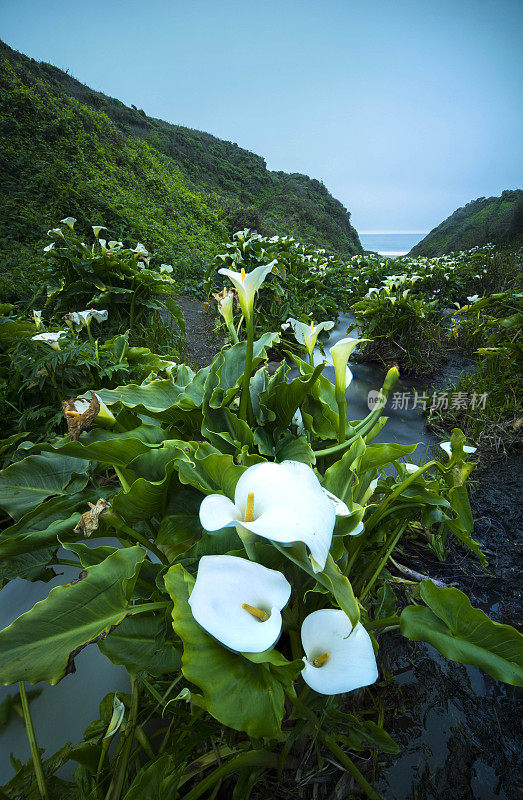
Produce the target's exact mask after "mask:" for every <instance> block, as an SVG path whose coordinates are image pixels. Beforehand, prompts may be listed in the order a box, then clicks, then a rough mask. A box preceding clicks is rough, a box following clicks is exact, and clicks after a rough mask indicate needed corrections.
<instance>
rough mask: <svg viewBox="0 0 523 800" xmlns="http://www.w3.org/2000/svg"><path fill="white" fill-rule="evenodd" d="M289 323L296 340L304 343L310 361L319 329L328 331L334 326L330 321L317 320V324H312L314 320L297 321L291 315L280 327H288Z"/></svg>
mask: <svg viewBox="0 0 523 800" xmlns="http://www.w3.org/2000/svg"><path fill="white" fill-rule="evenodd" d="M289 325H290V327H291V328H292V331H293V333H294V336H295V338H296V341H297V342H299V343H300V344H303V345H305V347H306V349H307V352H308V354H309V358H310V359H311V361H312V354H313V352H314V348H315V347H316V340H317V339H318V334H319V333H320V332H321V331H330V330H331V328H334V322H332V321H328V322H319V323H318V324H317V325H314V322H311V323H310V324H308V323H306V322H299V320H297V319H294V318H293V317H289V319H288V320H287V322H285V323H284V324H283V325H282V328H284V329H285V328H288V327H289Z"/></svg>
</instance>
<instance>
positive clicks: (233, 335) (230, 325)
mask: <svg viewBox="0 0 523 800" xmlns="http://www.w3.org/2000/svg"><path fill="white" fill-rule="evenodd" d="M227 330H228V331H229V333H230V334H231V339H232V343H233V344H238V341H239V339H238V334H237V333H236V328H235V327H234V322H232V321H231V322H228V323H227Z"/></svg>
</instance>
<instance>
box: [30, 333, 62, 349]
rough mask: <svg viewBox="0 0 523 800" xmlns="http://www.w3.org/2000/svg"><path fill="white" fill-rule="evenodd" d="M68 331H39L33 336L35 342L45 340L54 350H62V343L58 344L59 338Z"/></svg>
mask: <svg viewBox="0 0 523 800" xmlns="http://www.w3.org/2000/svg"><path fill="white" fill-rule="evenodd" d="M65 333H66V331H54V332H52V331H49V332H48V333H37V334H36V336H31V339H33V340H34V341H35V342H45V344H48V345H49V347H52V348H53V350H60V345H59V344H58V340H59V338H60V336H62V335H64V334H65Z"/></svg>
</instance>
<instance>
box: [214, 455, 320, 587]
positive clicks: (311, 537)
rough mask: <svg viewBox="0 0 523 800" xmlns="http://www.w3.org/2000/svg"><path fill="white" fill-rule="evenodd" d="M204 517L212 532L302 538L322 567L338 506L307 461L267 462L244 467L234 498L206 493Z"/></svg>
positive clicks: (317, 568)
mask: <svg viewBox="0 0 523 800" xmlns="http://www.w3.org/2000/svg"><path fill="white" fill-rule="evenodd" d="M200 522H201V523H202V526H203V527H204V528H205V530H206V531H211V532H212V531H218V530H220V529H221V528H237V529H238V530H239V531H241V530H242V529H243V530H247V531H250V532H251V533H255V534H257V535H258V536H262V537H263V538H264V539H269V540H271V541H274V542H278V543H279V544H282V545H284V546H285V545H292V544H294V543H296V542H304V543H305V544H306V545H307V547H308V548H309V551H310V554H311V562H312V566H313V569H314V571H316V572H319V571H321V570H322V569H324V567H325V562H326V560H327V556H328V554H329V549H330V546H331V541H332V532H333V530H334V524H335V522H336V511H335V508H334V504H333V502H332V500H331V499H330V498H329V497H327V495H326V494H325V492H324V491H323V488H322V487H321V485H320V482H319V480H318V478H317V477H316V475H315V474H314V472H313V470H312V469H311V468H310V467H309V466H307V464H302V463H301V462H299V461H282V462H281V464H275V463H272V462H268V461H267V462H264V463H262V464H255V465H254V466H252V467H249V469H247V470H245V472H244V473H243V475H242V476H241V477H240V480H239V481H238V483H237V484H236V490H235V493H234V503H233V502H232V500H229V498H228V497H224V496H223V495H221V494H211V495H208V496H207V497H205V498H204V500H203V502H202V504H201V506H200Z"/></svg>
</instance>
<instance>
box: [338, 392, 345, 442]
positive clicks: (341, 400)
mask: <svg viewBox="0 0 523 800" xmlns="http://www.w3.org/2000/svg"><path fill="white" fill-rule="evenodd" d="M336 402H337V404H338V417H339V422H338V444H342V443H344V442H345V425H346V424H347V402H346V400H345V392H342V391H340V390H339V389H336Z"/></svg>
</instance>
